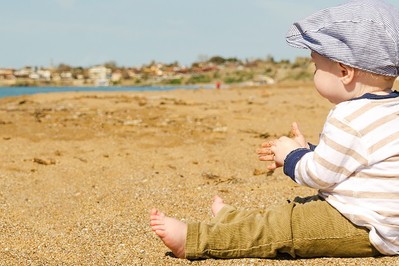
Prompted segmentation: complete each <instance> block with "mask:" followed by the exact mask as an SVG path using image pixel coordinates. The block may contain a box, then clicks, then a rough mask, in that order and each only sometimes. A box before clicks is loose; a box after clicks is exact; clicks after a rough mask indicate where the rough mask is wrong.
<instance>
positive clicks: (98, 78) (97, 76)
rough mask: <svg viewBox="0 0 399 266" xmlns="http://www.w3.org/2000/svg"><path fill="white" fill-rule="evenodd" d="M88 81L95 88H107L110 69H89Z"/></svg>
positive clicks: (96, 67)
mask: <svg viewBox="0 0 399 266" xmlns="http://www.w3.org/2000/svg"><path fill="white" fill-rule="evenodd" d="M89 79H90V80H91V81H92V82H93V84H94V85H95V86H109V81H110V79H111V69H110V68H106V67H105V66H95V67H91V68H90V69H89Z"/></svg>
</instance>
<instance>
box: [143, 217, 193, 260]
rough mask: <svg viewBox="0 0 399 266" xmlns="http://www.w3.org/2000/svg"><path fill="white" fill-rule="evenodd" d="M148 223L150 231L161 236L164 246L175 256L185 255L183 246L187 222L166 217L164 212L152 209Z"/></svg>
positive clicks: (182, 256)
mask: <svg viewBox="0 0 399 266" xmlns="http://www.w3.org/2000/svg"><path fill="white" fill-rule="evenodd" d="M150 225H151V228H152V231H154V232H155V234H157V236H159V238H161V240H162V241H163V243H164V244H165V246H167V247H168V248H169V249H170V250H171V251H172V253H173V254H174V255H175V256H176V257H178V258H184V257H185V251H184V246H185V244H186V236H187V224H185V223H183V222H181V221H179V220H176V219H174V218H170V217H167V216H165V214H164V213H162V212H160V211H158V210H156V209H152V210H151V213H150Z"/></svg>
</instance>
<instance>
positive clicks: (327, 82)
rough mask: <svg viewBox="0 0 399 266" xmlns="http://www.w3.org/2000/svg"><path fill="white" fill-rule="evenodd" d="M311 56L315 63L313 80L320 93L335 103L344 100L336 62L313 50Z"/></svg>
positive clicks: (343, 91)
mask: <svg viewBox="0 0 399 266" xmlns="http://www.w3.org/2000/svg"><path fill="white" fill-rule="evenodd" d="M311 57H312V61H313V63H314V65H315V72H314V76H313V81H314V84H315V87H316V89H317V91H318V92H319V93H320V95H321V96H323V97H324V98H326V99H327V100H329V101H330V102H332V103H335V104H337V103H340V102H342V101H344V100H346V99H345V96H346V94H345V90H344V89H343V88H342V83H341V82H340V78H341V73H340V69H339V67H338V63H337V62H334V61H332V60H330V59H328V58H327V57H324V56H322V55H320V54H318V53H316V52H313V51H312V52H311Z"/></svg>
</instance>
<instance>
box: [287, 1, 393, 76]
mask: <svg viewBox="0 0 399 266" xmlns="http://www.w3.org/2000/svg"><path fill="white" fill-rule="evenodd" d="M286 40H287V42H288V44H289V45H291V46H293V47H297V48H307V49H310V50H312V51H314V52H316V53H318V54H320V55H322V56H325V57H327V58H330V59H331V60H333V61H337V62H340V63H343V64H346V65H349V66H352V67H355V68H359V69H362V70H365V71H368V72H372V73H376V74H381V75H385V76H394V77H396V76H399V10H398V9H396V8H395V7H393V6H392V5H390V4H388V3H386V2H384V1H382V0H354V1H350V2H348V3H346V4H343V5H340V6H336V7H331V8H327V9H323V10H320V11H318V12H316V13H314V14H313V15H311V16H309V17H307V18H305V19H304V20H301V21H299V22H296V23H294V24H293V25H292V27H291V29H290V30H289V31H288V33H287V36H286Z"/></svg>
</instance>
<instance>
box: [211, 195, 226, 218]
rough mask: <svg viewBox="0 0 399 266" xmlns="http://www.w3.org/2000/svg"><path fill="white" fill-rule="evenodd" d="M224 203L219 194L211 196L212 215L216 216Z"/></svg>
mask: <svg viewBox="0 0 399 266" xmlns="http://www.w3.org/2000/svg"><path fill="white" fill-rule="evenodd" d="M225 205H226V204H225V203H224V202H223V199H222V198H221V197H219V196H215V197H214V198H213V203H212V208H211V209H212V214H213V216H216V215H217V214H218V213H219V211H220V210H221V209H222V208H223V207H224V206H225Z"/></svg>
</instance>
